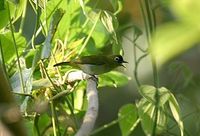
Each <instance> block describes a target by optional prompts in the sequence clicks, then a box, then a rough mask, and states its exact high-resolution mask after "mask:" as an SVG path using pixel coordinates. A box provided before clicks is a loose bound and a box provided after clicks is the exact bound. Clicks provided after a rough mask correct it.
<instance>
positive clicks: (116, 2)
mask: <svg viewBox="0 0 200 136" xmlns="http://www.w3.org/2000/svg"><path fill="white" fill-rule="evenodd" d="M109 2H110V3H111V5H112V7H113V9H114V11H115V15H116V14H118V13H119V12H120V11H122V7H123V3H124V0H109Z"/></svg>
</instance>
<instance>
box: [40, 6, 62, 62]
mask: <svg viewBox="0 0 200 136" xmlns="http://www.w3.org/2000/svg"><path fill="white" fill-rule="evenodd" d="M63 14H64V11H63V10H62V9H57V10H56V11H55V12H54V14H53V16H52V19H51V22H50V26H49V31H48V35H47V37H46V39H45V41H44V46H43V48H42V54H41V59H47V58H49V56H50V55H51V42H52V39H53V37H54V34H55V32H56V31H57V26H58V24H59V22H60V20H61V18H62V16H63Z"/></svg>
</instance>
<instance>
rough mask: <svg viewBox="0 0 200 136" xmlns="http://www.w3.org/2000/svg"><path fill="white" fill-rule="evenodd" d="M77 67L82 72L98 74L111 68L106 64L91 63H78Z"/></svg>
mask: <svg viewBox="0 0 200 136" xmlns="http://www.w3.org/2000/svg"><path fill="white" fill-rule="evenodd" d="M79 67H80V69H81V70H82V71H83V72H84V73H87V74H90V75H99V74H103V73H106V72H109V71H110V70H112V68H111V67H109V66H107V65H91V64H84V65H80V64H79Z"/></svg>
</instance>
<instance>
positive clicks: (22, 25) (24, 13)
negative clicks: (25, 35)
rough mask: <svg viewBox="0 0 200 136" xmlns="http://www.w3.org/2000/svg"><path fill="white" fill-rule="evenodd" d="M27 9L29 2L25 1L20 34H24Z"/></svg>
mask: <svg viewBox="0 0 200 136" xmlns="http://www.w3.org/2000/svg"><path fill="white" fill-rule="evenodd" d="M26 7H27V0H25V3H24V9H23V12H22V19H21V24H20V28H19V33H22V30H23V27H24V20H25V16H26Z"/></svg>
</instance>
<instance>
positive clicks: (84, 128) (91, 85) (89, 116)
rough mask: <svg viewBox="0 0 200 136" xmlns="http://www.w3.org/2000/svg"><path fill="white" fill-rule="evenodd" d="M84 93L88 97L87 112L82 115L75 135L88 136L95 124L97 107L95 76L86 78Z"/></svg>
mask: <svg viewBox="0 0 200 136" xmlns="http://www.w3.org/2000/svg"><path fill="white" fill-rule="evenodd" d="M86 95H87V99H88V108H87V112H86V114H85V116H84V119H83V123H82V125H81V127H80V129H79V131H78V132H77V133H76V135H75V136H88V135H89V134H90V132H91V131H92V129H93V127H94V125H95V121H96V118H97V115H98V107H99V102H98V93H97V79H96V78H95V77H90V78H88V79H87V90H86Z"/></svg>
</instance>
